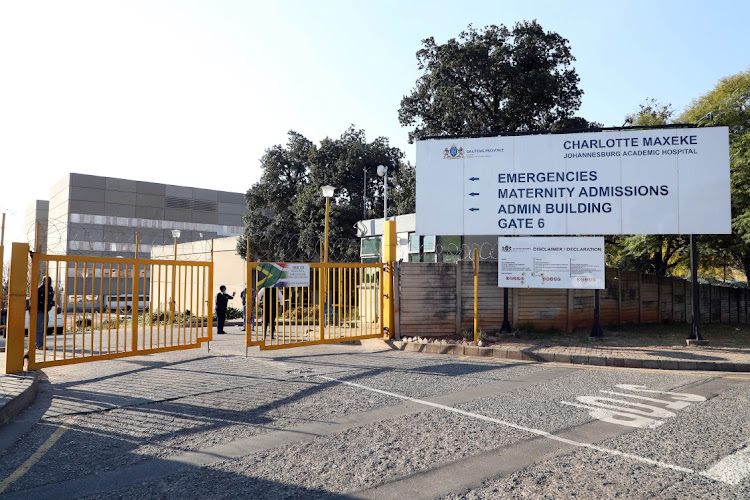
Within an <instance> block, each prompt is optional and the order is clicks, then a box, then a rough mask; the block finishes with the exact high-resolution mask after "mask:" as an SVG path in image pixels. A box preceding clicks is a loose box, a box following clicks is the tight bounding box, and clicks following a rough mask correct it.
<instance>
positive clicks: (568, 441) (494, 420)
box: [318, 375, 724, 482]
mask: <svg viewBox="0 0 750 500" xmlns="http://www.w3.org/2000/svg"><path fill="white" fill-rule="evenodd" d="M318 377H320V378H322V379H325V380H330V381H332V382H338V383H340V384H344V385H348V386H351V387H357V388H359V389H364V390H366V391H371V392H377V393H379V394H384V395H386V396H391V397H393V398H397V399H403V400H405V401H411V402H413V403H418V404H422V405H425V406H431V407H433V408H439V409H441V410H446V411H450V412H453V413H458V414H460V415H464V416H466V417H471V418H474V419H477V420H483V421H485V422H492V423H495V424H500V425H504V426H506V427H510V428H512V429H517V430H520V431H524V432H528V433H531V434H536V435H537V436H542V437H545V438H547V439H551V440H553V441H558V442H561V443H565V444H569V445H571V446H576V447H579V448H588V449H590V450H594V451H598V452H601V453H605V454H608V455H615V456H619V457H625V458H630V459H632V460H636V461H638V462H643V463H646V464H649V465H654V466H656V467H661V468H663V469H670V470H674V471H677V472H683V473H685V474H696V471H695V470H693V469H689V468H687V467H680V466H679V465H673V464H668V463H666V462H661V461H659V460H652V459H650V458H646V457H640V456H638V455H633V454H632V453H625V452H622V451H618V450H613V449H611V448H603V447H601V446H596V445H593V444H590V443H581V442H579V441H573V440H572V439H567V438H563V437H560V436H556V435H554V434H551V433H549V432H547V431H543V430H540V429H533V428H531V427H525V426H523V425H518V424H514V423H511V422H506V421H504V420H500V419H497V418H492V417H488V416H486V415H481V414H479V413H472V412H468V411H464V410H459V409H458V408H453V407H450V406H445V405H441V404H439V403H433V402H430V401H425V400H422V399H417V398H412V397H409V396H404V395H403V394H397V393H394V392H389V391H383V390H381V389H375V388H373V387H367V386H365V385H361V384H357V383H354V382H349V381H346V380H340V379H337V378H333V377H326V376H324V375H318ZM704 475H705V474H704ZM706 477H709V478H710V479H714V480H716V481H722V482H724V481H723V479H721V478H718V477H711V476H707V475H706Z"/></svg>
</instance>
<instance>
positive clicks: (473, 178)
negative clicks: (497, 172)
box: [469, 177, 479, 181]
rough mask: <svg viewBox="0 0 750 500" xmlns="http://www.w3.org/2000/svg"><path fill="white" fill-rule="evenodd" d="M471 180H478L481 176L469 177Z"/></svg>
mask: <svg viewBox="0 0 750 500" xmlns="http://www.w3.org/2000/svg"><path fill="white" fill-rule="evenodd" d="M469 180H470V181H478V180H479V177H469Z"/></svg>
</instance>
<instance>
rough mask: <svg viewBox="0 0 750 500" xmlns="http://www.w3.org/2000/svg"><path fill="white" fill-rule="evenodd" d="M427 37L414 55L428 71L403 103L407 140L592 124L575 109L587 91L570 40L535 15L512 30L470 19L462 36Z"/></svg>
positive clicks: (401, 115) (401, 119) (405, 97)
mask: <svg viewBox="0 0 750 500" xmlns="http://www.w3.org/2000/svg"><path fill="white" fill-rule="evenodd" d="M422 44H423V48H422V49H420V50H419V51H418V52H417V61H418V67H419V69H420V70H424V74H423V75H422V76H421V77H420V78H419V79H418V80H417V83H416V87H415V88H414V90H413V91H412V93H411V94H410V95H408V96H404V98H403V99H402V100H401V108H400V109H399V121H400V122H401V124H402V125H403V126H406V127H411V126H413V127H414V130H412V131H411V132H409V142H413V141H414V140H415V139H420V138H422V137H426V136H432V135H473V134H493V133H495V134H497V133H502V132H512V131H526V130H545V129H556V128H558V129H560V128H588V127H589V126H590V125H591V124H589V123H588V122H587V121H586V120H584V119H582V118H575V117H574V116H573V113H574V112H575V111H576V110H577V109H578V108H579V107H580V105H581V95H582V94H583V91H582V90H580V89H579V88H578V81H579V78H578V75H577V74H576V71H575V70H574V69H573V68H572V67H571V63H572V62H573V61H574V60H575V58H574V57H573V56H572V54H571V51H570V47H569V45H568V41H567V40H566V39H565V38H563V37H561V36H560V35H558V34H557V33H553V32H545V31H544V29H542V27H541V26H540V25H539V24H538V23H537V22H536V21H530V22H529V21H524V22H520V23H517V24H516V25H515V26H514V27H513V29H512V30H509V29H508V28H506V27H505V26H502V25H500V26H496V25H491V26H487V27H485V28H483V29H481V30H476V29H474V28H473V27H472V25H469V26H468V28H467V30H466V31H462V32H461V33H460V34H459V37H458V40H456V39H455V38H451V39H450V40H448V41H447V42H446V43H445V44H442V45H439V44H437V43H436V42H435V39H434V38H433V37H430V38H427V39H425V40H422Z"/></svg>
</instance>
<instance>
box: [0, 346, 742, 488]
mask: <svg viewBox="0 0 750 500" xmlns="http://www.w3.org/2000/svg"><path fill="white" fill-rule="evenodd" d="M241 341H242V338H241V336H240V335H239V334H230V335H226V336H221V337H219V338H218V339H217V341H215V342H213V343H212V344H211V350H210V353H207V352H206V349H205V348H204V349H202V350H200V351H198V350H193V351H183V352H173V353H164V354H158V355H151V356H144V357H137V358H126V359H122V360H114V361H104V362H98V363H90V364H82V365H72V366H65V367H55V368H49V369H46V370H44V375H45V376H46V377H47V378H48V379H49V380H43V381H42V383H41V385H40V387H39V394H38V397H37V399H36V401H35V403H34V404H33V405H32V406H31V407H29V408H28V409H27V410H25V411H24V412H23V413H22V414H20V415H19V416H18V417H17V418H16V419H15V420H14V421H13V422H12V423H11V424H8V425H6V426H4V427H1V428H0V451H2V458H1V459H0V463H2V471H0V481H2V482H0V490H1V491H2V494H0V495H2V496H3V497H7V498H24V499H28V498H55V499H61V498H112V497H118V498H133V499H136V498H138V499H141V498H191V497H196V496H198V495H201V496H204V497H207V498H237V497H244V498H324V499H335V498H396V497H398V498H476V499H482V498H498V497H525V496H528V497H539V496H547V497H550V498H562V497H570V496H573V495H576V496H579V497H582V498H602V497H607V498H609V497H615V496H617V495H620V496H622V497H624V498H645V497H649V498H650V497H654V496H657V495H658V496H659V497H667V498H673V497H674V498H684V497H689V496H690V497H700V498H705V497H708V496H716V497H722V498H748V497H750V448H748V445H750V404H748V399H749V398H750V375H748V374H741V373H719V372H678V371H657V370H634V369H622V368H613V367H593V366H588V367H584V366H574V365H564V364H555V363H534V362H522V361H512V360H507V359H496V358H486V359H483V358H467V357H458V356H450V355H432V354H426V353H416V352H404V351H396V350H392V349H389V348H387V347H385V346H384V344H382V343H380V342H377V341H373V342H367V343H365V344H364V345H351V344H348V345H329V346H316V347H313V348H301V349H294V350H286V351H270V352H263V353H260V352H259V351H257V350H255V349H250V352H249V356H248V357H247V358H246V357H245V354H244V352H245V351H244V348H243V347H242V344H241ZM3 450H4V451H3Z"/></svg>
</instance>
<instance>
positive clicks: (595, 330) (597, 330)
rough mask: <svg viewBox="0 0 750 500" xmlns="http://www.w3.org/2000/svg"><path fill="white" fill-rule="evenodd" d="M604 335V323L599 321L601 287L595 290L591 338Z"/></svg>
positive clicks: (598, 337)
mask: <svg viewBox="0 0 750 500" xmlns="http://www.w3.org/2000/svg"><path fill="white" fill-rule="evenodd" d="M602 337H604V332H603V331H602V325H601V324H600V323H599V289H598V288H597V289H595V290H594V326H593V327H592V328H591V334H590V335H589V338H590V339H600V338H602Z"/></svg>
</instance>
